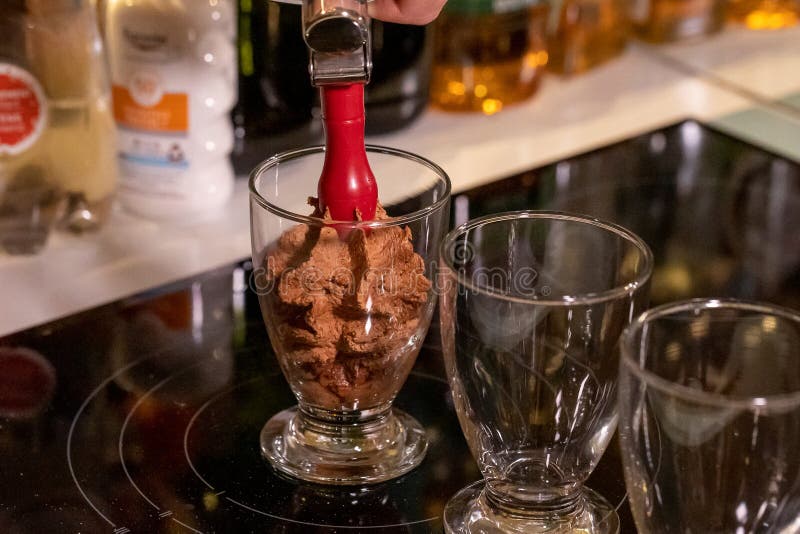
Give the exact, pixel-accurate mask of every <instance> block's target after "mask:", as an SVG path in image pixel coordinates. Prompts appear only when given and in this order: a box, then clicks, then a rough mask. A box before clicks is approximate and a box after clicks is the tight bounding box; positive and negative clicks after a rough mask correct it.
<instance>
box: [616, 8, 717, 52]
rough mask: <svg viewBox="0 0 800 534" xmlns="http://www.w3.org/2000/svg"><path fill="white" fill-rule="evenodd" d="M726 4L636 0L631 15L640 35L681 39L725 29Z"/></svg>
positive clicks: (648, 38)
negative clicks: (723, 27)
mask: <svg viewBox="0 0 800 534" xmlns="http://www.w3.org/2000/svg"><path fill="white" fill-rule="evenodd" d="M725 3H726V2H725V0H633V2H632V3H631V4H630V18H631V22H632V23H633V27H634V30H635V32H636V34H637V35H638V36H639V37H641V38H642V39H644V40H646V41H651V42H656V43H660V42H668V41H678V40H682V39H688V38H692V37H700V36H703V35H710V34H712V33H715V32H717V31H719V30H720V29H722V26H723V24H724V22H725Z"/></svg>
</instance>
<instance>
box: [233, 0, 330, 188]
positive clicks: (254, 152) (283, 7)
mask: <svg viewBox="0 0 800 534" xmlns="http://www.w3.org/2000/svg"><path fill="white" fill-rule="evenodd" d="M238 10H239V11H238V21H239V31H238V49H239V78H238V80H239V82H238V83H239V101H238V103H237V104H236V107H235V108H234V110H233V122H234V125H235V133H236V141H235V144H234V150H233V163H234V166H235V168H236V172H237V174H245V175H246V174H249V172H250V171H251V170H252V169H253V167H255V166H256V165H257V164H258V163H260V162H261V161H263V160H264V159H266V158H267V157H269V156H271V155H272V154H274V153H276V152H281V151H283V150H287V149H289V148H293V147H297V146H303V145H306V144H309V143H311V142H313V141H317V140H319V138H320V137H321V135H322V127H321V124H320V122H319V121H315V120H314V119H313V116H312V110H313V108H314V98H315V96H314V95H315V91H314V88H313V87H312V86H311V80H310V78H309V75H308V48H307V47H306V45H305V43H304V42H303V31H302V15H301V6H300V5H295V4H288V3H283V2H275V1H271V0H269V1H268V0H257V1H253V0H239V2H238Z"/></svg>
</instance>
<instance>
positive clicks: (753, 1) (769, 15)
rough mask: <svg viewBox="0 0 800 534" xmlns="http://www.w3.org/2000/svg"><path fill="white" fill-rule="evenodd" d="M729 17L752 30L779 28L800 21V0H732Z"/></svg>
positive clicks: (793, 24)
mask: <svg viewBox="0 0 800 534" xmlns="http://www.w3.org/2000/svg"><path fill="white" fill-rule="evenodd" d="M728 18H729V19H730V20H732V21H734V22H739V23H741V24H744V25H745V26H747V27H748V28H750V29H752V30H777V29H780V28H788V27H790V26H795V25H796V24H797V23H798V22H800V0H730V3H729V4H728Z"/></svg>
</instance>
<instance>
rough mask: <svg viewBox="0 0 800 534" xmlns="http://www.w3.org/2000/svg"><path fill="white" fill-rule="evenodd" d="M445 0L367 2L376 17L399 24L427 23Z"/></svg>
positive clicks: (370, 12)
mask: <svg viewBox="0 0 800 534" xmlns="http://www.w3.org/2000/svg"><path fill="white" fill-rule="evenodd" d="M445 1H446V0H374V1H373V2H370V3H369V4H367V5H368V6H369V14H370V16H372V17H375V18H376V19H381V20H385V21H386V22H398V23H401V24H419V25H422V24H428V23H429V22H431V21H433V19H435V18H436V17H437V16H438V15H439V12H440V11H441V10H442V7H443V6H444V3H445Z"/></svg>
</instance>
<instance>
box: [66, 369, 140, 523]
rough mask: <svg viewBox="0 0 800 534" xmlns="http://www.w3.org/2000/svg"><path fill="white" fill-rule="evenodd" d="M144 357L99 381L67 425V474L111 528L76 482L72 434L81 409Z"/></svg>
mask: <svg viewBox="0 0 800 534" xmlns="http://www.w3.org/2000/svg"><path fill="white" fill-rule="evenodd" d="M146 359H148V357H143V358H139V359H138V360H134V361H132V362H131V363H129V364H128V365H125V366H123V367H121V368H119V369H118V370H117V371H116V372H115V373H114V374H112V375H111V376H109V377H108V378H106V379H105V380H103V381H102V382H100V385H99V386H97V387H96V388H95V389H94V390H93V391H92V392H91V393H90V394H89V396H88V397H86V399H85V400H84V401H83V404H81V405H80V407H79V408H78V411H77V412H76V413H75V417H74V418H73V419H72V424H70V426H69V432H68V433H67V466H68V467H69V474H70V476H71V477H72V481H73V482H74V483H75V486H76V487H77V488H78V491H79V492H80V494H81V497H83V499H84V500H85V501H86V502H87V503H88V504H89V506H91V508H92V510H94V511H95V512H96V513H97V515H99V516H100V517H101V518H102V519H103V520H104V521H105V522H106V523H108V524H109V525H111V528H113V529H116V528H117V525H116V524H114V522H113V521H111V520H110V519H109V518H108V517H107V516H106V515H105V514H104V513H103V512H101V511H100V510H99V509H98V508H97V506H95V504H94V503H93V502H92V501H91V499H89V497H88V496H87V495H86V492H85V491H84V490H83V487H81V484H80V482H78V477H77V476H76V475H75V468H74V467H73V465H72V436H73V434H74V433H75V426H76V425H77V423H78V419H79V418H80V416H81V415H82V414H83V411H84V410H85V409H86V407H87V406H88V405H89V403H90V402H92V400H93V399H94V398H95V397H96V396H97V394H98V393H100V392H101V391H102V390H103V389H105V388H106V387H107V386H108V385H109V384H110V383H111V382H113V381H114V380H116V379H117V378H119V376H120V375H121V374H122V373H124V372H126V371H128V370H129V369H131V368H132V367H134V366H136V365H138V364H140V363H141V362H143V361H144V360H146Z"/></svg>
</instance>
